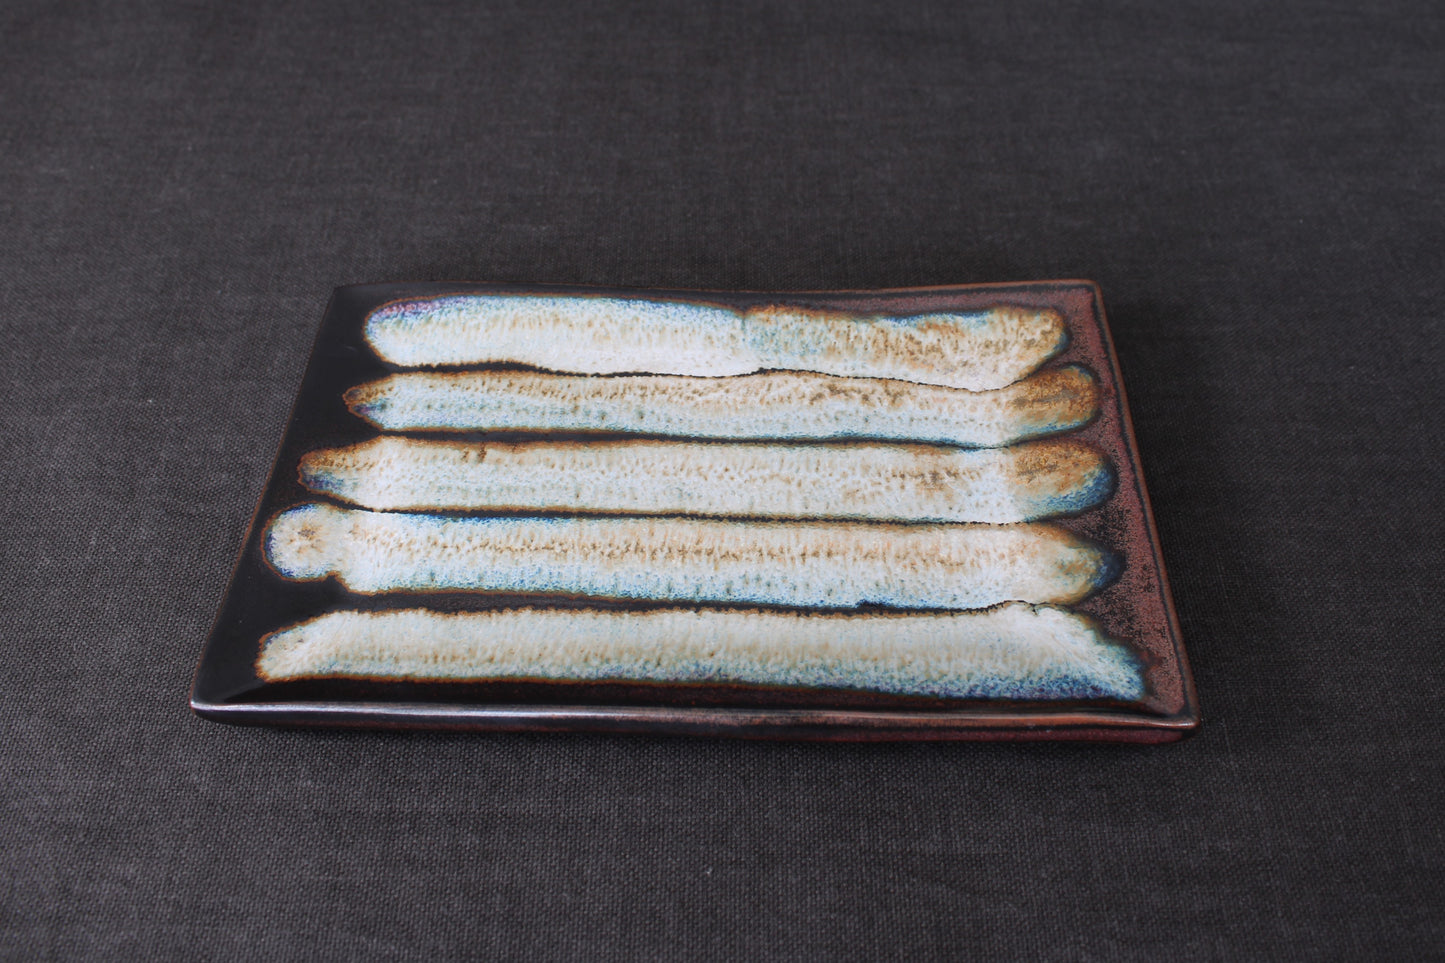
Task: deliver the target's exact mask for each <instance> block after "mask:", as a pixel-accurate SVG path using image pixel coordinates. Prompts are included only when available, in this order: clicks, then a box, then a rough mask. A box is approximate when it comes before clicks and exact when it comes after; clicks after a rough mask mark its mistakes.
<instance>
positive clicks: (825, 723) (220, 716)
mask: <svg viewBox="0 0 1445 963" xmlns="http://www.w3.org/2000/svg"><path fill="white" fill-rule="evenodd" d="M405 287H416V288H426V289H427V290H428V296H430V295H432V294H435V295H440V294H443V293H445V292H446V290H447V289H449V288H450V289H452V290H454V291H456V292H458V293H460V292H463V291H467V290H474V289H476V288H490V289H493V290H507V291H513V292H520V291H536V292H538V293H558V292H567V291H577V292H588V293H605V294H617V295H622V296H632V297H646V296H649V295H650V296H662V297H667V298H687V297H688V296H690V295H708V294H722V295H729V296H735V295H742V296H750V297H756V296H767V297H784V298H786V297H828V296H836V295H864V296H866V295H882V296H907V295H910V294H925V293H939V292H960V293H962V292H969V291H984V290H990V289H1020V288H1033V289H1040V288H1071V287H1072V288H1086V289H1088V291H1089V293H1090V297H1091V300H1092V302H1093V310H1094V315H1095V320H1096V321H1097V322H1098V325H1099V328H1100V331H1101V333H1102V337H1103V342H1104V347H1105V353H1106V354H1107V356H1108V357H1107V361H1108V364H1109V369H1110V371H1109V373H1110V376H1111V377H1112V379H1113V387H1114V390H1115V391H1116V393H1117V395H1118V406H1119V410H1120V413H1121V418H1120V428H1121V431H1122V432H1123V436H1124V441H1125V446H1126V449H1127V451H1128V454H1129V457H1130V459H1131V461H1132V462H1133V468H1134V471H1135V473H1136V477H1137V478H1138V479H1139V484H1138V489H1139V495H1140V501H1141V504H1142V506H1143V513H1144V525H1145V530H1146V533H1147V535H1148V542H1149V547H1150V551H1151V553H1152V556H1153V562H1154V565H1155V566H1156V570H1157V572H1158V575H1159V581H1160V593H1161V596H1162V600H1163V606H1164V613H1165V618H1166V620H1167V623H1168V628H1169V634H1170V637H1171V639H1172V642H1173V647H1174V665H1175V668H1176V669H1177V671H1178V673H1179V676H1180V681H1181V684H1182V693H1183V698H1182V704H1181V707H1180V710H1179V711H1178V712H1176V713H1174V714H1172V715H1151V714H1147V713H1144V712H1130V711H1128V710H1120V709H1087V708H1083V709H1074V708H1071V709H1067V710H1059V711H1039V710H1037V709H1014V710H1009V709H1000V708H993V707H990V708H964V709H957V710H939V711H930V712H914V711H909V710H905V709H826V708H797V709H794V708H777V707H716V706H713V707H696V706H621V705H563V704H558V705H548V704H515V705H513V704H505V703H490V704H488V703H448V702H436V703H430V702H427V703H418V702H380V701H367V700H355V701H337V702H323V701H295V702H265V701H259V700H258V701H247V702H223V701H213V700H209V699H206V698H203V697H201V696H200V695H199V694H198V691H197V690H198V688H199V686H200V680H201V674H202V670H203V669H204V667H205V665H206V663H207V660H208V658H209V657H210V656H211V648H212V646H213V643H214V640H215V636H216V633H217V629H218V627H219V624H220V619H221V616H222V614H223V612H224V610H225V606H226V601H227V599H228V598H229V596H230V594H231V591H232V588H233V586H234V582H235V579H236V577H237V574H238V573H239V571H240V569H241V566H242V562H243V560H244V557H245V552H246V548H247V546H248V544H249V542H250V536H251V534H252V532H254V530H255V526H256V524H257V522H258V521H259V517H260V512H261V509H262V506H263V505H264V504H265V502H266V498H267V494H268V493H269V492H270V490H271V487H272V484H273V482H274V480H275V478H276V477H277V476H276V473H277V471H278V469H279V468H280V467H281V464H280V460H281V456H282V454H283V452H284V449H285V447H286V442H287V440H288V436H289V432H290V428H291V425H292V424H293V422H294V421H295V418H296V413H297V410H298V407H299V406H300V404H301V401H302V395H301V391H300V389H299V387H298V390H297V392H296V395H295V397H294V398H293V399H292V403H291V406H290V408H289V409H288V413H287V417H286V421H285V423H284V424H285V427H284V428H283V431H282V433H281V439H280V441H279V442H278V444H277V451H276V454H275V456H274V457H273V458H272V463H271V469H270V472H269V473H268V474H267V480H266V484H265V485H264V486H263V487H262V489H261V492H260V493H259V494H258V496H257V498H256V501H255V504H254V506H253V508H252V511H251V516H250V521H249V523H248V525H247V527H246V530H245V531H246V535H245V536H244V537H243V538H242V540H241V544H240V546H239V548H238V549H237V552H236V558H235V561H234V562H233V564H232V566H231V571H230V576H229V578H228V580H227V583H226V584H227V588H226V591H225V592H224V593H223V594H222V596H221V600H220V602H219V603H218V605H217V611H216V615H215V617H214V618H213V619H212V621H211V626H210V629H209V631H208V633H207V636H206V642H205V644H204V646H203V647H202V651H201V656H200V658H199V659H198V660H197V665H196V669H195V672H194V673H193V674H192V679H191V686H190V698H189V704H190V707H191V710H192V711H193V712H195V713H196V714H197V715H199V716H201V717H202V718H206V719H211V720H215V721H220V722H228V723H237V724H250V725H282V726H334V727H351V728H358V727H360V728H398V729H417V728H427V729H438V730H446V729H450V730H473V731H493V732H506V731H534V732H535V731H598V732H633V733H653V734H658V735H668V734H672V735H711V736H735V737H742V738H762V739H769V738H773V739H808V740H819V741H889V740H898V741H902V740H994V739H996V740H1060V741H1107V742H1137V743H1162V742H1174V741H1177V740H1179V739H1182V738H1185V737H1186V736H1189V735H1192V734H1193V733H1194V732H1196V731H1197V730H1198V729H1199V726H1200V724H1201V716H1200V711H1199V700H1198V692H1197V690H1196V688H1195V683H1194V677H1193V672H1192V670H1191V668H1190V665H1189V658H1188V655H1187V653H1186V652H1185V651H1184V646H1183V637H1182V634H1181V632H1180V628H1179V616H1178V613H1177V611H1176V609H1175V605H1174V597H1173V592H1172V590H1171V588H1170V584H1169V579H1168V576H1167V573H1166V571H1165V565H1164V558H1163V552H1162V548H1161V546H1160V542H1159V532H1158V527H1157V525H1156V524H1155V520H1154V510H1153V506H1152V504H1151V502H1150V499H1149V492H1148V487H1147V485H1146V484H1145V481H1144V474H1143V467H1142V465H1141V464H1140V462H1139V446H1138V440H1137V438H1136V436H1135V433H1134V422H1133V417H1132V414H1131V412H1130V409H1129V403H1128V396H1127V394H1126V392H1125V387H1124V379H1123V374H1122V372H1121V371H1120V368H1119V358H1118V353H1117V351H1116V350H1115V347H1114V340H1113V333H1112V331H1111V330H1110V327H1109V323H1108V317H1107V315H1106V314H1105V312H1104V303H1103V294H1102V291H1101V289H1100V287H1099V285H1098V284H1097V283H1096V282H1094V281H1091V280H1086V279H1079V278H1064V279H1054V280H1041V281H996V282H988V283H981V284H939V285H922V286H912V287H901V288H835V289H831V290H791V291H760V290H753V289H720V288H625V287H605V286H597V285H585V284H561V283H534V284H517V283H510V282H483V281H411V282H407V281H387V282H374V283H366V284H352V285H343V286H340V287H337V288H334V289H333V290H332V292H331V296H330V297H329V298H328V299H327V304H326V308H325V310H324V312H323V313H322V317H323V318H326V317H329V316H330V314H331V311H332V309H333V307H334V305H335V302H336V299H337V296H338V294H340V293H342V292H346V291H353V290H358V289H364V288H405ZM418 296H420V295H418ZM324 330H325V326H324V325H318V328H317V333H316V337H315V339H313V342H312V346H311V350H310V352H309V353H308V356H307V364H306V367H305V368H304V369H303V375H302V377H303V379H304V378H305V377H306V374H308V373H310V371H311V370H312V366H313V364H314V363H315V361H316V356H317V354H318V351H319V349H320V347H321V339H322V335H323V333H324Z"/></svg>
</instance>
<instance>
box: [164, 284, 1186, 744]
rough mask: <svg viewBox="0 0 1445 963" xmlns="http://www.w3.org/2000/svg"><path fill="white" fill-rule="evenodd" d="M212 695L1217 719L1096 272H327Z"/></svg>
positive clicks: (294, 715)
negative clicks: (801, 276)
mask: <svg viewBox="0 0 1445 963" xmlns="http://www.w3.org/2000/svg"><path fill="white" fill-rule="evenodd" d="M519 364H520V365H533V366H536V367H538V368H546V369H548V370H544V371H539V370H532V369H528V368H518V367H516V366H517V365H519ZM459 367H460V368H461V370H457V369H458V368H459ZM773 369H784V370H773ZM378 431H380V432H381V434H380V435H378ZM1049 436H1052V437H1049ZM727 439H732V440H731V441H729V440H727ZM1029 439H1046V440H1033V441H1030V440H1029ZM1040 519H1047V521H1040ZM900 523H901V524H900ZM659 606H661V607H659ZM757 606H762V607H761V608H758V607H757ZM192 704H193V706H194V707H195V708H196V710H197V711H199V712H201V713H202V714H204V715H207V716H210V717H213V718H218V719H224V720H229V721H238V722H291V723H297V722H299V723H316V724H345V725H408V726H442V727H465V728H477V729H487V728H544V729H552V728H601V729H613V730H619V731H630V730H644V729H653V730H658V729H661V730H665V731H672V732H708V733H720V734H737V735H753V736H792V737H804V738H849V739H891V738H950V739H970V738H988V739H1040V738H1049V739H1113V740H1124V741H1139V742H1158V741H1169V740H1172V739H1176V738H1179V737H1180V736H1181V735H1184V734H1187V733H1188V732H1190V731H1192V729H1193V728H1194V727H1195V726H1196V725H1197V722H1198V713H1197V709H1196V707H1195V698H1194V693H1193V688H1192V683H1191V681H1190V678H1189V673H1188V667H1187V663H1186V661H1185V658H1184V653H1183V649H1182V644H1181V643H1180V640H1179V637H1178V630H1177V625H1176V621H1175V619H1174V615H1173V611H1172V604H1171V602H1170V600H1169V597H1168V589H1167V583H1166V582H1165V579H1164V573H1163V565H1162V560H1161V558H1160V554H1159V550H1158V545H1157V540H1156V538H1155V536H1154V534H1153V530H1152V519H1151V518H1150V516H1149V511H1148V506H1147V500H1146V496H1145V494H1144V490H1143V485H1142V480H1141V479H1140V477H1139V474H1138V463H1137V457H1136V455H1135V452H1134V451H1133V439H1132V435H1131V432H1130V429H1129V425H1128V414H1127V408H1126V406H1125V404H1124V400H1123V396H1122V388H1121V386H1120V385H1119V381H1118V371H1117V366H1116V364H1115V362H1114V359H1113V353H1112V348H1111V346H1110V345H1109V343H1108V334H1107V328H1106V326H1105V324H1104V320H1103V311H1102V306H1101V304H1100V301H1099V298H1098V292H1097V290H1096V289H1095V288H1094V287H1093V286H1092V285H1090V284H1088V283H1087V282H1041V283H1038V284H1020V285H996V286H977V287H972V288H941V289H920V290H912V291H892V292H889V291H884V292H842V293H834V294H789V295H758V294H749V293H739V294H717V293H707V294H690V293H687V292H615V291H597V290H586V289H574V290H561V289H519V288H507V287H503V286H484V285H450V286H441V285H371V286H363V287H353V288H343V289H338V291H337V293H336V296H335V297H334V298H333V302H332V305H331V308H330V309H329V311H328V314H327V319H326V321H325V322H324V323H323V326H322V330H321V332H320V334H319V336H318V341H317V347H316V350H315V352H314V354H313V357H312V361H311V364H310V366H309V367H308V371H307V375H306V379H305V382H304V383H303V386H302V389H301V394H300V396H299V398H298V402H297V407H296V410H295V412H294V413H293V417H292V422H291V425H290V426H289V427H288V431H287V436H286V439H285V440H284V441H283V444H282V448H281V452H280V454H279V455H278V459H277V463H276V467H275V469H274V470H273V473H272V478H271V481H270V483H269V484H268V488H267V492H266V495H265V497H264V498H263V499H262V502H261V504H260V506H259V507H258V512H257V516H256V518H255V519H254V520H253V523H252V528H251V532H250V534H249V535H248V538H247V542H246V545H245V547H244V548H243V550H242V553H241V557H240V560H239V561H238V564H237V570H236V575H235V576H234V578H233V581H232V586H231V590H230V592H229V593H228V596H227V598H226V600H225V602H224V603H223V606H222V610H221V613H220V615H219V616H218V620H217V624H216V628H215V629H214V630H213V632H212V635H211V638H210V640H209V641H208V643H207V647H206V651H205V653H204V655H203V657H202V661H201V665H200V668H199V669H198V673H197V679H196V684H195V688H194V692H193V697H192Z"/></svg>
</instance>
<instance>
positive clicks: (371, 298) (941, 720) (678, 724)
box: [191, 281, 1199, 742]
mask: <svg viewBox="0 0 1445 963" xmlns="http://www.w3.org/2000/svg"><path fill="white" fill-rule="evenodd" d="M445 294H556V295H610V296H615V297H646V298H660V299H669V300H693V301H704V302H707V303H711V304H722V305H727V306H732V307H737V308H747V307H751V306H755V305H762V304H777V303H786V304H789V305H799V306H804V307H809V308H817V309H834V310H843V311H850V312H859V313H866V314H885V315H913V314H922V313H929V312H939V311H973V310H980V309H984V308H988V307H992V306H995V305H998V304H1009V305H1018V306H1021V307H1032V308H1053V309H1055V310H1057V311H1059V312H1060V313H1061V314H1062V315H1063V316H1064V318H1065V319H1066V321H1067V323H1068V326H1069V333H1070V342H1069V345H1068V347H1067V349H1066V350H1065V351H1064V352H1063V353H1062V354H1060V355H1059V356H1058V357H1056V358H1054V359H1052V360H1051V361H1050V362H1049V364H1048V365H1047V367H1056V366H1059V365H1064V364H1068V363H1071V362H1078V363H1082V364H1084V365H1086V366H1088V367H1089V368H1090V369H1092V370H1093V371H1094V372H1095V374H1097V375H1098V377H1099V387H1100V409H1101V411H1100V415H1099V417H1098V418H1096V419H1095V420H1094V421H1092V422H1091V423H1089V424H1088V425H1086V426H1085V427H1083V428H1080V429H1076V430H1075V431H1074V432H1072V433H1070V437H1073V438H1078V439H1080V440H1083V441H1085V442H1088V443H1089V444H1091V445H1093V446H1094V447H1096V448H1098V449H1099V450H1101V451H1103V452H1104V453H1106V454H1107V455H1108V456H1109V458H1110V459H1111V460H1112V462H1113V464H1114V466H1115V467H1116V469H1117V471H1118V478H1119V483H1118V489H1117V491H1116V492H1115V494H1114V496H1113V497H1112V498H1110V499H1109V501H1107V502H1106V503H1104V504H1103V505H1102V506H1100V507H1098V508H1095V509H1093V510H1091V511H1088V512H1085V513H1083V514H1081V515H1078V516H1075V517H1072V518H1063V519H1056V520H1055V521H1056V522H1057V523H1058V524H1060V525H1062V526H1064V527H1066V528H1068V529H1070V530H1072V531H1074V532H1076V533H1078V534H1080V535H1084V536H1086V537H1089V538H1091V539H1093V540H1095V541H1097V542H1100V543H1103V544H1104V545H1106V546H1108V547H1109V548H1111V549H1113V550H1115V551H1117V552H1121V553H1122V554H1123V556H1124V558H1125V566H1124V570H1123V572H1122V574H1121V575H1120V577H1119V578H1118V580H1117V581H1115V582H1114V583H1113V584H1111V585H1109V586H1108V587H1107V588H1105V589H1104V590H1103V591H1101V592H1099V593H1097V594H1095V595H1093V596H1092V597H1090V598H1088V599H1086V600H1085V601H1084V602H1082V603H1079V604H1077V605H1074V606H1072V608H1073V609H1074V610H1075V611H1078V612H1081V613H1084V614H1086V615H1088V616H1090V617H1091V618H1093V619H1094V620H1095V621H1096V622H1097V623H1098V624H1099V625H1100V626H1101V627H1102V628H1103V629H1104V630H1105V631H1106V632H1107V634H1108V635H1109V636H1111V637H1112V638H1114V639H1117V640H1119V641H1121V642H1123V643H1125V644H1127V645H1128V646H1130V647H1131V648H1132V649H1133V650H1134V651H1135V652H1136V653H1137V654H1138V655H1139V656H1140V658H1141V660H1142V662H1143V664H1144V667H1145V681H1146V686H1147V691H1146V693H1145V695H1144V697H1143V698H1142V699H1140V700H1138V701H1137V702H1132V703H1127V704H1111V705H1108V706H1101V705H1098V704H1089V703H1087V702H1067V703H1065V702H1028V703H1023V702H1010V701H999V700H994V701H988V700H940V699H925V698H918V697H900V696H890V695H884V694H878V693H863V692H843V691H822V690H814V691H806V692H805V691H799V690H766V689H759V688H756V687H752V688H748V687H740V686H731V687H730V686H681V685H636V684H621V683H608V684H579V683H557V682H550V683H548V682H486V683H481V682H472V683H435V682H373V681H365V680H348V679H326V680H311V681H301V682H296V681H292V682H283V683H276V682H267V681H264V680H262V679H261V678H259V677H258V675H257V673H256V669H255V664H256V659H257V656H258V654H259V651H260V643H261V640H262V639H263V638H264V637H265V636H266V635H267V634H268V633H270V632H272V631H275V630H277V629H279V628H281V627H283V626H288V625H292V624H295V623H297V622H301V621H303V620H306V619H309V618H312V617H314V616H316V615H319V614H321V613H323V612H325V611H328V610H332V609H335V608H338V607H342V608H350V607H359V608H378V607H385V604H386V603H385V602H378V600H377V599H375V598H367V597H364V596H357V595H353V594H352V593H350V592H348V591H346V590H345V589H344V588H342V587H341V586H340V585H339V584H337V583H336V581H335V580H334V579H327V580H325V581H322V582H313V583H301V582H289V581H286V580H284V579H282V578H281V577H280V576H278V575H277V574H276V573H275V572H274V571H273V570H272V569H271V568H270V567H269V566H268V565H267V564H266V563H265V561H264V560H263V557H262V546H261V537H262V530H263V528H264V524H265V521H266V520H267V519H269V518H270V517H272V516H273V515H274V514H275V513H276V512H278V511H281V510H283V509H285V508H288V507H290V506H292V505H296V504H299V503H302V502H306V501H314V500H317V496H315V495H313V494H311V493H309V492H308V491H306V490H305V489H304V488H303V487H302V486H301V485H300V483H299V482H298V480H297V476H296V466H297V462H298V460H299V458H300V457H301V455H302V454H303V453H305V452H307V451H310V450H312V449H316V448H321V447H330V446H337V445H349V444H355V443H357V442H360V441H364V440H365V439H367V438H369V437H372V436H373V435H374V434H375V431H374V430H373V429H371V428H370V427H369V426H367V425H366V424H365V423H364V422H362V421H361V420H360V419H359V418H357V417H355V416H354V415H352V414H351V412H350V411H348V410H347V408H346V406H345V404H344V403H343V401H342V393H343V392H344V391H345V390H346V389H347V388H349V387H351V386H353V385H357V384H360V383H362V382H364V381H369V380H372V379H374V378H378V377H381V376H382V375H384V374H386V373H388V372H389V371H392V370H396V369H395V368H393V367H392V366H389V365H387V364H385V363H383V362H382V361H380V360H379V359H378V358H377V357H376V356H375V355H374V354H373V353H372V352H371V351H370V349H369V348H368V347H367V345H366V343H365V342H364V340H363V338H362V326H363V322H364V320H365V318H366V316H367V314H368V313H369V312H370V311H371V310H372V309H373V308H376V307H378V306H380V305H382V304H385V303H387V302H389V301H394V300H398V299H403V298H417V297H435V296H438V295H445ZM493 437H496V438H497V439H499V440H513V439H515V438H517V437H519V436H516V435H513V436H507V435H495V436H493ZM523 602H535V599H526V598H523V597H516V596H514V597H506V596H487V597H486V598H484V599H476V598H474V599H470V600H466V604H467V605H468V607H471V608H496V607H504V606H507V605H516V604H519V603H523ZM410 604H412V605H416V604H421V603H418V602H417V600H416V597H415V596H412V597H411V598H410ZM425 604H426V605H428V606H429V607H433V608H443V609H444V608H448V607H452V608H455V607H457V606H458V604H460V603H458V602H457V601H456V600H455V599H452V600H450V601H448V600H447V599H446V598H443V599H441V600H440V601H439V602H438V601H433V600H431V599H428V600H426V601H425ZM557 604H562V605H566V604H580V603H567V602H562V603H557ZM191 706H192V708H193V709H194V710H195V711H196V712H198V713H200V714H201V715H202V716H205V717H207V718H210V719H217V720H221V721H225V722H237V723H267V724H284V725H298V724H300V725H307V724H309V725H348V726H381V727H406V728H435V729H478V730H485V729H490V730H505V729H510V730H577V729H590V730H610V731H634V732H641V731H647V732H669V733H695V734H709V735H733V736H751V737H778V738H806V739H1091V740H1112V741H1128V742H1168V741H1172V740H1175V739H1178V738H1180V737H1182V736H1184V735H1187V734H1188V733H1190V732H1191V731H1193V730H1194V729H1195V728H1196V727H1197V726H1198V719H1199V717H1198V709H1197V703H1196V697H1195V693H1194V687H1193V683H1192V681H1191V678H1190V673H1189V667H1188V663H1187V661H1186V658H1185V654H1184V648H1183V645H1182V643H1181V641H1180V637H1179V629H1178V622H1177V618H1176V616H1175V614H1174V608H1173V603H1172V601H1171V599H1170V595H1169V587H1168V583H1167V581H1166V579H1165V575H1164V564H1163V560H1162V558H1161V556H1160V551H1159V543H1158V536H1157V534H1156V532H1155V529H1154V520H1153V517H1152V516H1151V514H1150V510H1149V501H1148V496H1147V495H1146V493H1145V491H1144V480H1143V477H1142V474H1141V472H1140V469H1139V460H1138V455H1137V453H1136V449H1135V442H1134V434H1133V429H1132V427H1131V426H1130V423H1129V412H1128V407H1127V404H1126V402H1125V399H1124V387H1123V384H1122V382H1121V380H1120V377H1119V369H1118V364H1117V362H1116V360H1115V357H1114V349H1113V345H1112V343H1111V342H1110V338H1109V331H1108V326H1107V323H1106V321H1105V319H1104V309H1103V304H1102V301H1101V300H1100V296H1099V291H1098V288H1097V287H1096V286H1095V285H1094V284H1093V283H1091V282H1087V281H1049V282H1037V283H1029V284H994V285H971V286H967V287H937V288H911V289H900V290H887V291H837V292H818V293H815V292H786V293H768V294H764V293H753V292H728V293H723V292H712V291H707V292H703V291H662V290H646V291H642V290H611V289H601V288H581V287H521V286H517V285H490V284H370V285H356V286H351V287H343V288H338V289H337V290H336V291H335V293H334V294H333V296H332V299H331V304H330V306H329V307H328V308H327V311H326V316H325V318H324V320H323V321H322V323H321V330H320V332H319V333H318V335H317V338H316V344H315V347H314V348H313V350H312V353H311V359H310V362H309V363H308V365H307V368H306V374H305V377H304V379H303V381H302V384H301V390H300V393H299V394H298V396H297V399H296V404H295V407H294V408H293V410H292V413H291V419H290V422H289V424H288V425H287V428H286V432H285V436H284V437H283V439H282V442H281V449H280V452H279V453H278V455H277V457H276V462H275V464H274V465H273V467H272V470H271V476H270V479H269V481H268V482H267V484H266V490H265V492H264V494H263V495H262V497H261V500H260V503H259V504H258V506H257V509H256V513H255V515H254V516H253V517H252V519H251V525H250V528H249V530H248V532H247V535H246V539H245V543H244V545H243V547H242V549H241V553H240V557H239V559H238V560H237V563H236V567H235V571H234V572H233V574H232V577H231V583H230V588H229V590H228V591H227V593H226V597H225V599H224V600H223V602H222V604H221V608H220V612H219V614H218V615H217V618H216V622H215V626H214V628H213V629H212V631H211V634H210V637H209V639H208V640H207V642H206V646H205V649H204V651H203V653H202V655H201V661H200V665H199V667H198V669H197V672H196V678H195V683H194V686H193V688H192V694H191Z"/></svg>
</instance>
